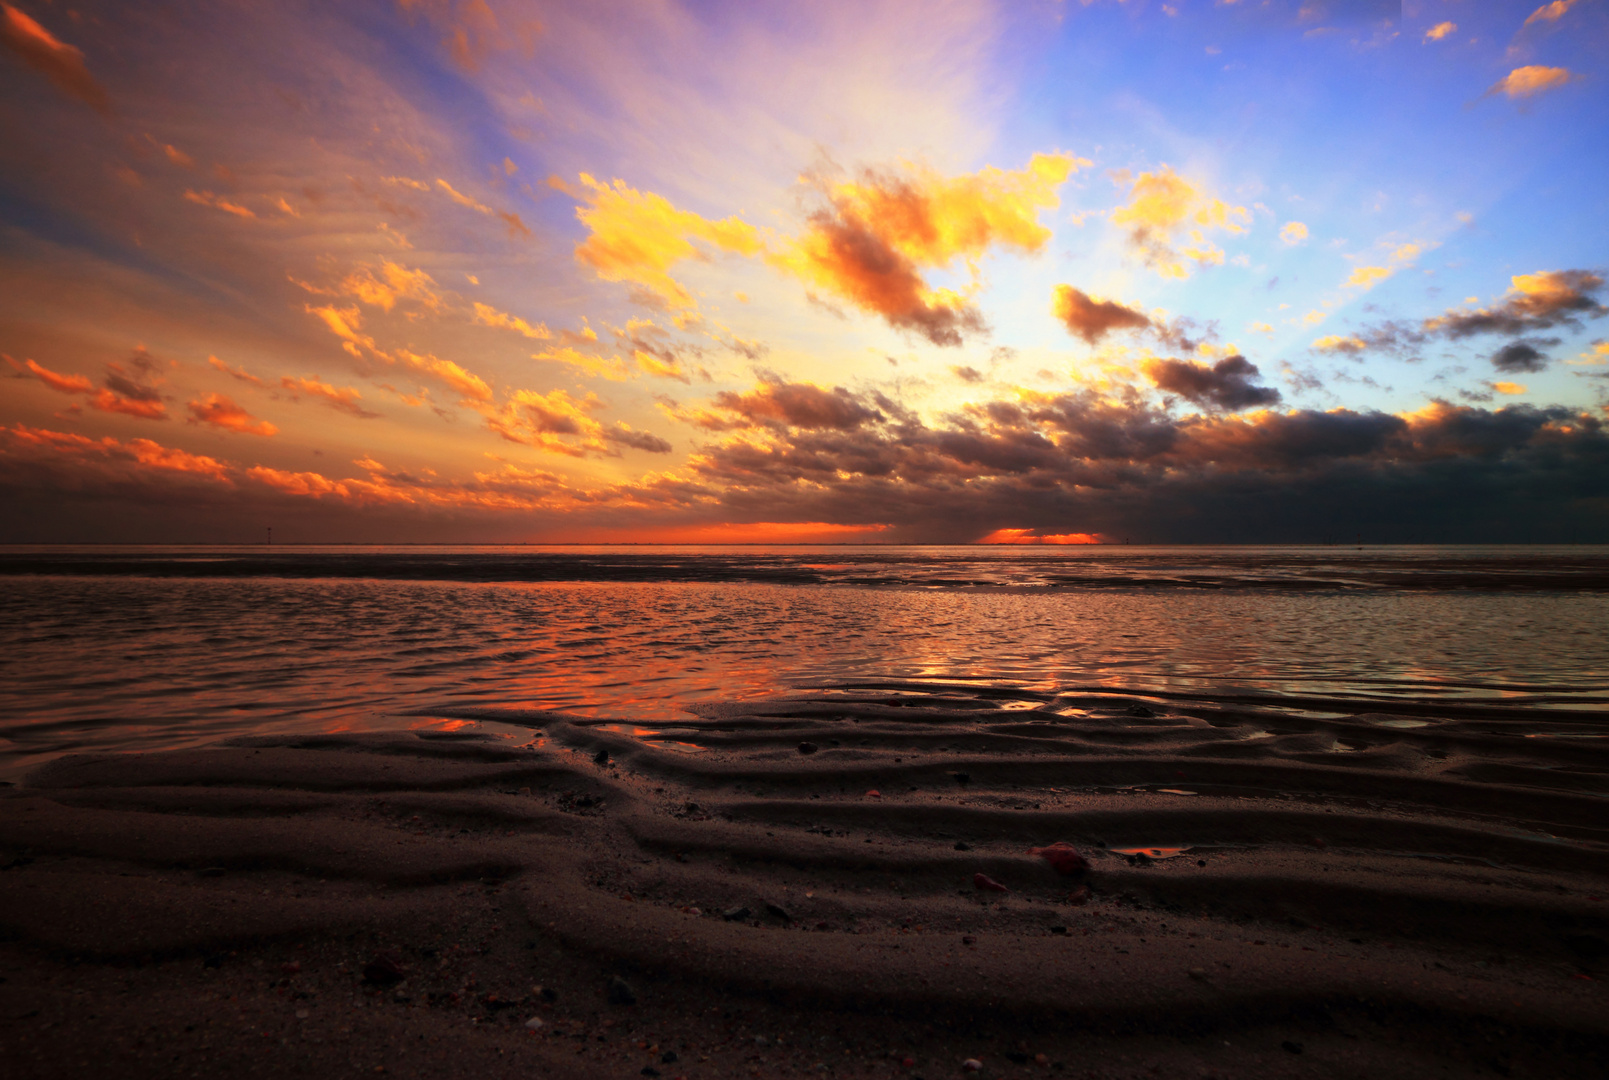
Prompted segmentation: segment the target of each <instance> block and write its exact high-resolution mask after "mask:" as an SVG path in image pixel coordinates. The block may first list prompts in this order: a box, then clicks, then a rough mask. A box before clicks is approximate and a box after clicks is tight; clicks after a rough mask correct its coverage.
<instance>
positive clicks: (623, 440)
mask: <svg viewBox="0 0 1609 1080" xmlns="http://www.w3.org/2000/svg"><path fill="white" fill-rule="evenodd" d="M603 438H604V441H606V442H612V443H619V444H620V445H621V446H629V447H631V448H632V449H633V450H646V451H648V453H650V454H668V453H670V452H671V450H672V449H673V448H672V446H671V445H670V443H668V442H666V441H665V440H664V439H661V438H660V437H659V436H658V435H654V434H652V433H650V432H647V431H633V430H631V429H630V428H625V427H614V428H605V429H604V431H603Z"/></svg>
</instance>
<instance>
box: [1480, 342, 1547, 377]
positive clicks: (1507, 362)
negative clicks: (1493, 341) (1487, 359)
mask: <svg viewBox="0 0 1609 1080" xmlns="http://www.w3.org/2000/svg"><path fill="white" fill-rule="evenodd" d="M1492 366H1493V367H1494V368H1496V369H1497V370H1498V371H1505V372H1509V373H1511V374H1512V373H1515V372H1521V371H1541V370H1542V369H1543V368H1545V367H1547V366H1548V358H1547V357H1546V356H1544V355H1543V354H1542V351H1541V350H1540V349H1538V348H1537V347H1536V346H1535V345H1533V344H1532V343H1531V342H1529V341H1511V342H1509V343H1508V344H1507V345H1504V346H1503V347H1502V348H1501V349H1498V350H1497V351H1496V352H1495V353H1493V354H1492Z"/></svg>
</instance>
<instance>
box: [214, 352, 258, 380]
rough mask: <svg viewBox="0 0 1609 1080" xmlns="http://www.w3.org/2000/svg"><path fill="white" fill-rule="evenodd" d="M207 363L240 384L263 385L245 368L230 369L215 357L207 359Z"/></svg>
mask: <svg viewBox="0 0 1609 1080" xmlns="http://www.w3.org/2000/svg"><path fill="white" fill-rule="evenodd" d="M207 363H208V364H210V365H211V366H212V367H214V368H216V369H218V370H219V371H221V372H223V373H224V374H225V375H228V376H229V377H230V378H231V379H239V380H240V381H241V382H244V383H250V384H251V385H253V386H262V385H263V381H262V380H261V379H259V378H258V377H257V376H255V375H253V374H252V373H251V372H249V371H247V370H246V369H245V368H232V367H230V366H229V365H228V364H226V363H224V362H223V361H222V360H220V359H218V358H217V357H216V356H209V357H207Z"/></svg>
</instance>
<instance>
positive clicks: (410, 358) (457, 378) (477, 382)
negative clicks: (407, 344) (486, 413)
mask: <svg viewBox="0 0 1609 1080" xmlns="http://www.w3.org/2000/svg"><path fill="white" fill-rule="evenodd" d="M399 355H400V356H401V357H402V359H403V360H404V361H406V362H407V363H408V365H409V366H410V367H412V368H414V369H415V370H417V371H423V372H426V373H428V374H430V375H434V376H435V377H436V378H437V379H440V380H441V381H442V382H443V383H445V384H446V385H447V386H449V387H451V388H452V389H454V390H456V391H457V392H458V393H460V394H462V395H463V396H464V397H466V398H468V399H470V400H471V401H490V400H492V388H491V387H490V386H488V385H486V380H485V379H482V378H481V377H480V376H479V375H476V374H475V373H473V372H471V371H466V370H464V369H463V368H462V367H459V366H458V365H457V364H455V363H453V362H452V361H451V360H440V359H437V358H436V357H434V356H429V355H426V356H420V355H419V354H417V353H412V352H409V351H408V350H407V349H402V350H399Z"/></svg>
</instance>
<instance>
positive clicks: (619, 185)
mask: <svg viewBox="0 0 1609 1080" xmlns="http://www.w3.org/2000/svg"><path fill="white" fill-rule="evenodd" d="M548 184H549V185H550V186H552V187H555V188H557V189H559V190H560V191H564V192H565V193H567V194H569V195H571V196H572V197H574V198H576V199H578V200H581V201H582V202H583V205H582V206H578V207H577V208H576V211H575V216H576V217H577V218H578V219H579V220H580V221H581V224H583V225H585V226H586V227H587V230H588V236H587V238H586V239H585V240H583V241H582V242H581V243H580V244H578V245H576V249H575V257H576V261H577V262H580V263H582V264H583V265H585V266H590V267H591V268H592V270H593V271H594V272H595V273H596V274H597V275H598V276H599V277H601V278H603V279H604V280H605V281H625V282H630V283H631V284H633V285H635V286H637V287H638V289H639V290H640V292H639V293H638V298H639V299H645V300H647V301H649V302H650V303H651V304H653V305H654V306H658V307H662V308H665V309H668V310H672V311H690V310H692V309H693V308H694V307H696V306H697V305H696V303H695V302H694V300H693V296H692V294H691V293H689V292H688V291H687V289H686V288H685V287H683V286H682V284H681V283H680V282H678V281H676V280H675V279H674V278H672V277H671V276H670V273H669V271H670V268H671V267H672V266H674V265H676V264H677V263H679V262H682V261H684V260H686V259H696V258H699V257H701V255H702V252H701V251H700V249H699V248H698V247H696V246H694V243H693V241H695V240H697V241H700V242H701V243H705V244H708V245H710V246H712V247H714V248H717V249H719V250H722V251H731V252H736V253H737V254H740V255H754V254H757V253H758V252H759V251H760V248H761V240H760V233H759V230H757V229H756V228H755V227H754V226H752V225H750V224H748V223H747V222H745V221H742V220H739V219H738V218H735V217H729V218H726V219H724V220H722V221H710V220H709V219H707V218H703V217H700V216H699V215H698V214H695V213H693V212H692V211H690V210H678V209H677V208H676V207H674V206H672V205H671V203H670V201H669V200H668V199H666V198H665V197H664V196H662V195H656V194H654V193H653V192H641V191H637V190H636V189H634V188H631V187H628V186H627V185H626V183H625V181H623V180H616V181H615V182H614V185H613V186H610V185H608V184H602V183H599V182H598V181H597V180H594V179H593V178H592V177H591V176H589V175H587V174H586V173H582V174H581V186H580V187H579V188H576V187H572V186H571V185H568V184H566V183H564V182H563V181H562V180H560V179H559V178H558V177H552V178H550V179H549V180H548Z"/></svg>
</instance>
